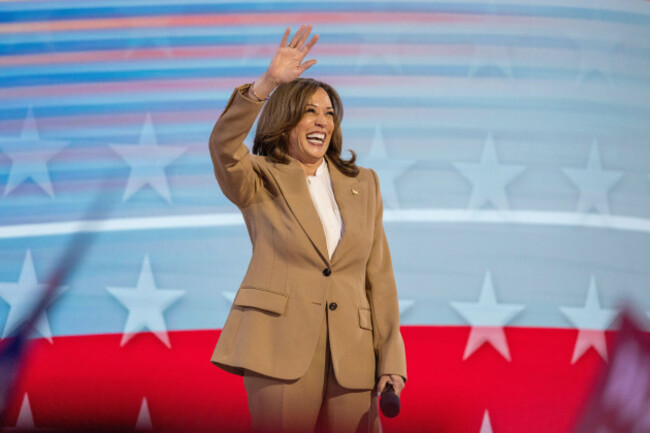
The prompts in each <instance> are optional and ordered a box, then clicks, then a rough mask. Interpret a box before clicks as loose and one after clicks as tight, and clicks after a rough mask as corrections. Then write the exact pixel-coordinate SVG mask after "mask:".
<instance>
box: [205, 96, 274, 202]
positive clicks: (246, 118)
mask: <svg viewBox="0 0 650 433" xmlns="http://www.w3.org/2000/svg"><path fill="white" fill-rule="evenodd" d="M249 87H250V84H245V85H243V86H240V87H237V88H236V89H235V91H234V92H233V94H232V95H231V96H230V100H229V101H228V103H227V104H226V108H224V110H223V112H222V113H221V116H219V119H218V120H217V122H216V123H215V125H214V128H213V129H212V133H211V134H210V156H211V158H212V164H213V166H214V174H215V176H216V178H217V181H218V182H219V186H220V187H221V190H222V191H223V193H224V195H225V196H226V197H228V199H229V200H230V201H231V202H233V203H234V204H235V205H237V206H238V207H240V208H243V207H246V206H247V205H248V204H249V203H250V202H251V201H252V200H253V198H254V197H255V195H256V194H257V192H258V191H259V190H260V188H261V186H262V180H261V179H260V178H259V176H257V174H256V173H255V170H254V167H253V163H252V161H251V159H252V158H251V154H250V151H249V150H248V148H247V147H246V145H245V144H244V139H245V138H246V136H247V135H248V133H249V131H250V130H251V128H252V127H253V124H254V123H255V119H256V118H257V115H258V113H259V112H260V110H261V108H262V106H263V105H264V102H263V101H262V102H255V101H252V100H251V99H249V98H247V97H246V96H244V95H245V94H246V93H247V92H248V88H249Z"/></svg>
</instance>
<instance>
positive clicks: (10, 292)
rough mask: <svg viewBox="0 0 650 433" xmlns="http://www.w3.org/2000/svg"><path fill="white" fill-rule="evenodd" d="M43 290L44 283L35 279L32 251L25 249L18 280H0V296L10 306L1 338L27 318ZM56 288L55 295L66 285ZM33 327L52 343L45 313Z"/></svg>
mask: <svg viewBox="0 0 650 433" xmlns="http://www.w3.org/2000/svg"><path fill="white" fill-rule="evenodd" d="M44 290H45V284H39V283H38V281H37V280H36V270H35V269H34V261H33V260H32V252H31V251H30V250H27V253H26V254H25V260H24V261H23V267H22V269H21V270H20V277H18V282H17V283H2V282H0V298H2V299H3V300H4V301H5V302H6V303H8V304H9V306H10V307H11V308H10V310H9V314H8V315H7V321H6V323H5V327H4V331H3V333H2V337H3V338H4V337H6V336H8V335H9V334H11V333H12V332H13V331H15V330H16V328H18V326H20V324H21V323H23V321H25V319H27V317H28V316H29V315H30V314H31V312H32V311H33V309H34V307H35V306H36V303H37V302H38V301H39V300H40V299H41V296H42V295H43V292H44ZM58 290H59V292H58V295H57V296H59V295H60V294H61V293H63V292H64V291H65V290H67V286H62V287H59V289H58ZM34 328H35V329H36V331H38V332H39V333H40V334H41V335H42V336H43V337H45V338H46V339H47V341H49V342H50V343H52V330H51V329H50V322H49V321H48V319H47V313H45V312H43V315H42V316H41V317H40V318H39V319H38V320H37V321H36V323H35V324H34Z"/></svg>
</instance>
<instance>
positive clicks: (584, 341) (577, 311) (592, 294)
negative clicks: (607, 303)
mask: <svg viewBox="0 0 650 433" xmlns="http://www.w3.org/2000/svg"><path fill="white" fill-rule="evenodd" d="M560 311H562V313H563V314H564V315H565V316H566V317H567V319H569V321H570V322H571V323H572V324H573V326H574V327H576V328H577V329H578V338H577V340H576V345H575V348H574V349H573V358H571V364H575V362H576V361H577V360H578V359H580V358H581V357H582V355H584V354H585V352H586V351H587V350H589V348H590V347H593V348H594V349H595V350H596V352H598V353H599V354H600V356H601V357H602V358H603V359H604V360H605V361H607V343H606V341H605V330H606V329H607V328H608V327H609V325H611V323H612V321H613V320H614V318H615V317H616V311H615V310H612V309H609V308H600V303H599V302H598V290H597V289H596V280H595V279H594V277H591V282H590V283H589V292H588V293H587V301H586V302H585V306H584V307H582V308H576V307H560Z"/></svg>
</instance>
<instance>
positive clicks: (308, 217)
mask: <svg viewBox="0 0 650 433" xmlns="http://www.w3.org/2000/svg"><path fill="white" fill-rule="evenodd" d="M326 158H327V157H326ZM327 163H328V168H329V174H330V178H331V180H332V188H333V190H334V197H335V198H336V203H337V205H338V207H339V211H340V212H341V219H342V220H343V236H342V237H341V240H340V241H339V244H338V245H337V247H336V250H335V251H334V254H333V256H332V263H334V262H336V261H338V260H340V258H341V257H342V256H345V252H346V250H348V249H349V248H352V247H354V245H355V241H354V239H355V237H356V235H357V234H358V233H359V231H360V230H362V229H363V227H362V224H363V221H364V220H365V217H364V215H365V211H366V209H365V204H366V200H367V197H366V189H365V185H364V184H362V183H360V182H359V181H358V180H357V178H354V177H348V176H346V175H344V174H343V173H341V172H340V171H339V169H338V168H337V167H336V165H334V163H333V162H332V161H331V160H330V159H329V158H327ZM273 166H274V167H275V168H276V169H277V170H276V179H277V181H278V185H279V187H280V190H281V191H282V195H283V196H284V198H285V200H286V202H287V204H288V205H289V208H290V209H291V212H292V213H293V215H294V216H295V217H296V219H297V220H298V224H300V226H301V227H302V229H303V230H304V232H305V234H306V235H307V237H309V240H310V241H311V243H312V244H313V245H314V247H315V248H316V250H317V251H318V254H320V256H321V257H322V258H323V261H324V262H325V263H326V264H328V265H329V263H330V259H329V253H328V251H327V241H326V240H325V232H324V230H323V223H322V222H321V220H320V217H319V216H318V212H317V211H316V207H315V206H314V202H313V201H312V198H311V194H310V193H309V187H308V186H307V180H306V179H305V172H304V171H303V169H302V167H301V166H300V164H299V163H298V162H296V161H295V160H293V159H292V160H291V163H289V164H273Z"/></svg>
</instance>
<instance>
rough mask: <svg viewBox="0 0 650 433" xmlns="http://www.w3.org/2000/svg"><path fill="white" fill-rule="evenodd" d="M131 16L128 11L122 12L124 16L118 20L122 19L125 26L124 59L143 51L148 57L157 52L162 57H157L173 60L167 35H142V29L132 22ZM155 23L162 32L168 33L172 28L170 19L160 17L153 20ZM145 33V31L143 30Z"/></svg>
mask: <svg viewBox="0 0 650 433" xmlns="http://www.w3.org/2000/svg"><path fill="white" fill-rule="evenodd" d="M132 16H133V15H131V13H130V12H129V11H128V10H125V11H124V14H123V15H122V16H121V17H120V18H122V17H123V18H124V20H123V21H122V22H124V23H125V24H126V28H125V29H124V33H125V34H126V35H128V36H127V37H125V40H126V47H127V48H126V50H125V51H124V57H125V58H129V57H131V56H132V55H133V54H134V53H135V52H136V51H143V52H145V53H147V54H148V55H151V54H153V51H154V50H155V51H159V52H160V53H161V54H162V56H160V55H157V57H159V58H160V57H163V56H164V57H165V58H174V53H173V52H172V50H171V46H170V45H171V43H170V40H169V36H168V34H160V35H151V36H150V35H148V34H144V32H143V28H142V27H141V25H140V23H138V22H137V21H136V22H134V21H132V20H131V19H130V18H131V17H132ZM154 19H155V20H156V21H157V26H156V27H157V28H158V29H163V31H164V32H169V31H171V30H169V29H170V28H171V27H173V23H172V18H171V17H162V16H158V17H156V18H154ZM145 31H146V30H145Z"/></svg>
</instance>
